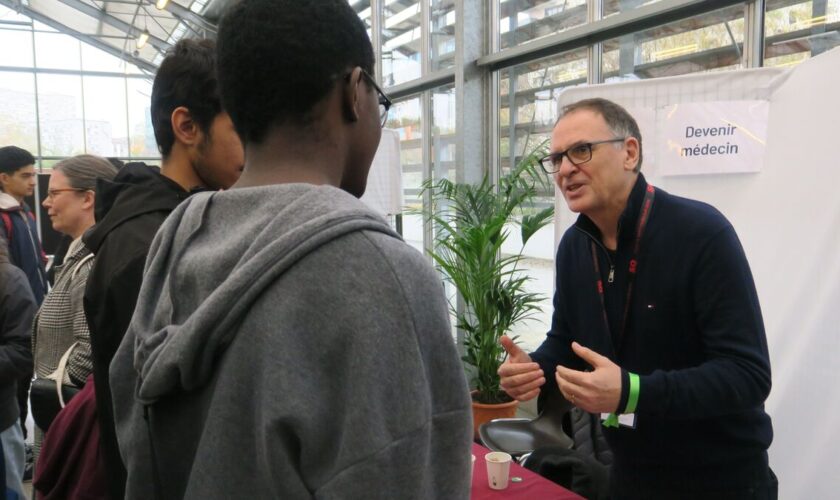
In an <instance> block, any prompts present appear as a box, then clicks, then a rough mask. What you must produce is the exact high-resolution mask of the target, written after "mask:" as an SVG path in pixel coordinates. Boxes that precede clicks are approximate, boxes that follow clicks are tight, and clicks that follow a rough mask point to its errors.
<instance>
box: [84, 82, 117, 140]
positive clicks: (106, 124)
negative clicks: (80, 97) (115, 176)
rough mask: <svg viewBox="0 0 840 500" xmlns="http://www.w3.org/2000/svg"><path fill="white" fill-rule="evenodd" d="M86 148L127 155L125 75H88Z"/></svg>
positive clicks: (86, 88) (85, 84) (86, 85)
mask: <svg viewBox="0 0 840 500" xmlns="http://www.w3.org/2000/svg"><path fill="white" fill-rule="evenodd" d="M83 84H84V89H85V143H86V151H87V152H88V153H90V154H96V155H100V156H128V130H127V127H128V118H127V117H126V109H125V106H126V102H125V78H115V77H103V76H85V77H84V82H83Z"/></svg>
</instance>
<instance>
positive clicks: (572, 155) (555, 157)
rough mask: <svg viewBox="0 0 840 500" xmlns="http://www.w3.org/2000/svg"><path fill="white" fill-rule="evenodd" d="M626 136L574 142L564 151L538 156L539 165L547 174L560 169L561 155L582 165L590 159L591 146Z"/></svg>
mask: <svg viewBox="0 0 840 500" xmlns="http://www.w3.org/2000/svg"><path fill="white" fill-rule="evenodd" d="M624 139H626V137H616V138H615V139H607V140H604V141H594V142H584V143H583V144H575V145H574V146H572V147H570V148H569V149H567V150H565V151H560V152H559V153H551V154H550V155H548V156H544V157H542V158H540V166H541V167H542V169H543V170H544V171H545V173H547V174H553V173H555V172H557V171H559V170H560V165H561V164H562V163H563V157H564V156H565V157H566V158H568V159H569V161H570V162H572V165H575V166H578V165H582V164H584V163H586V162H588V161H589V160H591V159H592V146H597V145H598V144H607V143H610V142H621V141H623V140H624Z"/></svg>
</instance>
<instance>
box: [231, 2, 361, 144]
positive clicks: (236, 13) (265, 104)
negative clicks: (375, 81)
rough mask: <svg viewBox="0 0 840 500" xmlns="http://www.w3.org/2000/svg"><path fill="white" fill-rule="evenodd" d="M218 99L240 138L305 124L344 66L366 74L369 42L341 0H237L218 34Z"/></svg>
mask: <svg viewBox="0 0 840 500" xmlns="http://www.w3.org/2000/svg"><path fill="white" fill-rule="evenodd" d="M217 44H218V57H219V59H218V65H219V86H220V87H221V94H222V102H223V103H224V107H225V110H226V111H227V112H228V113H229V114H230V117H231V120H232V121H233V124H234V126H235V127H236V130H237V132H238V133H239V135H240V137H241V138H242V141H243V142H244V143H248V142H254V143H260V142H262V141H263V139H265V135H266V133H267V132H268V130H269V129H270V128H271V127H272V126H276V125H283V124H287V123H292V124H297V125H302V126H303V125H307V124H308V123H310V122H311V120H312V115H311V111H312V108H313V106H314V105H315V104H317V103H318V102H319V101H321V100H322V99H323V98H324V97H325V96H326V95H327V94H328V93H329V91H330V89H332V88H333V85H334V84H335V82H336V80H337V79H338V78H341V77H343V76H345V72H347V71H349V70H350V69H352V68H354V67H356V66H360V67H361V68H362V69H364V70H365V71H367V72H368V73H369V74H373V67H374V56H373V47H372V46H371V43H370V38H368V35H367V31H366V28H365V25H364V23H363V22H362V20H361V19H359V16H358V15H357V14H356V12H355V11H353V9H352V8H351V7H350V5H349V4H348V3H347V0H306V1H303V0H241V1H239V2H238V3H235V4H234V5H233V6H232V7H231V8H230V10H229V11H228V12H227V13H226V14H225V16H224V17H223V19H222V21H221V23H220V25H219V33H218V38H217Z"/></svg>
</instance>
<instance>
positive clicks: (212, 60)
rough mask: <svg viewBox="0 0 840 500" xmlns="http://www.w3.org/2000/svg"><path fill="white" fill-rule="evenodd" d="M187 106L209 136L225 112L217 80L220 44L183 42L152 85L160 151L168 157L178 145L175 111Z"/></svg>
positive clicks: (153, 118)
mask: <svg viewBox="0 0 840 500" xmlns="http://www.w3.org/2000/svg"><path fill="white" fill-rule="evenodd" d="M181 106H183V107H185V108H187V109H188V110H189V111H190V116H191V117H192V119H193V120H194V121H195V122H196V123H197V124H198V126H199V127H200V128H201V130H202V131H203V132H204V133H205V134H207V133H209V131H210V126H211V125H212V124H213V120H214V119H215V118H216V116H217V115H218V114H219V113H221V112H222V103H221V99H220V98H219V82H218V80H217V79H216V45H215V43H214V42H213V41H212V40H193V39H189V38H185V39H182V40H180V41H178V43H176V44H175V46H174V47H172V48H171V49H170V50H169V52H168V53H167V55H166V57H165V58H164V59H163V61H162V62H161V63H160V67H159V68H158V71H157V75H155V83H154V85H153V86H152V106H151V113H152V127H153V128H154V129H155V140H156V141H157V145H158V150H160V154H161V155H163V157H164V158H166V157H167V156H169V153H170V152H171V151H172V146H173V144H175V132H174V131H173V130H172V112H173V111H175V108H178V107H181Z"/></svg>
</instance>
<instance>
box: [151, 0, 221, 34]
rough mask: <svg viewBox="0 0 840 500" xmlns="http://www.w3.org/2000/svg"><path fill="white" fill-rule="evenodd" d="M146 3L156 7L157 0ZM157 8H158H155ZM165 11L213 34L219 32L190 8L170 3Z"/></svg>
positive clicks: (213, 25)
mask: <svg viewBox="0 0 840 500" xmlns="http://www.w3.org/2000/svg"><path fill="white" fill-rule="evenodd" d="M146 3H149V4H152V5H154V4H155V0H146ZM155 8H157V7H155ZM163 10H166V11H168V12H169V13H171V14H172V15H173V16H175V17H178V18H180V19H181V20H187V21H191V22H193V23H195V24H197V25H198V26H200V27H201V28H202V29H204V30H207V31H212V32H213V33H216V31H217V28H216V25H215V24H213V23H211V22H210V21H208V20H207V19H204V17H202V16H200V15H198V14H196V13H195V12H193V11H191V10H190V9H188V8H186V7H184V6H182V5H179V4H178V3H176V2H173V1H170V2H169V3H167V4H166V7H164V8H163Z"/></svg>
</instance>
